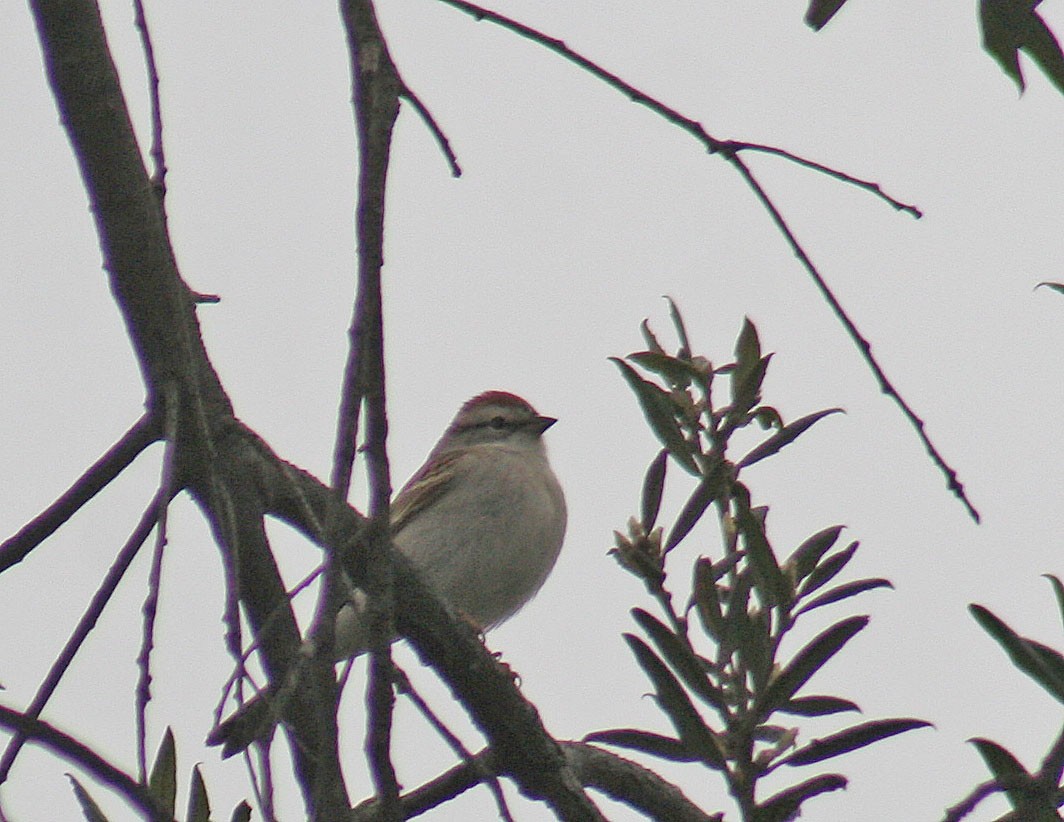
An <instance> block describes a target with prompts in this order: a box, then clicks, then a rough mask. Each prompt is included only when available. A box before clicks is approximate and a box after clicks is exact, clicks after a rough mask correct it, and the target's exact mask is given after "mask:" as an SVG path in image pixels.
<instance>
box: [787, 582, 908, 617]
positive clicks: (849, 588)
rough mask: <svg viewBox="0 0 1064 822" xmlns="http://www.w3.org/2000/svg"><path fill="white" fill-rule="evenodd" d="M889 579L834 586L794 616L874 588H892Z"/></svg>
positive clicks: (810, 601)
mask: <svg viewBox="0 0 1064 822" xmlns="http://www.w3.org/2000/svg"><path fill="white" fill-rule="evenodd" d="M893 587H894V585H893V584H891V581H890V580H889V579H858V580H855V581H854V582H844V583H843V584H842V585H836V586H835V587H834V588H832V589H830V590H828V591H825V592H824V593H822V594H821V595H820V596H818V597H814V598H813V599H811V600H809V602H807V603H805V605H803V606H802V607H801V608H799V609H798V610H797V611H795V612H794V615H795V616H798V615H799V614H804V613H805V612H806V611H812V610H813V609H814V608H820V607H822V606H824V605H830V604H831V603H833V602H838V601H839V600H842V599H848V598H850V597H855V596H857V595H858V594H863V593H864V592H865V591H872V590H875V589H876V588H893Z"/></svg>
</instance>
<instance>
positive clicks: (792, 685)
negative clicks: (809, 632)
mask: <svg viewBox="0 0 1064 822" xmlns="http://www.w3.org/2000/svg"><path fill="white" fill-rule="evenodd" d="M866 625H868V617H866V616H852V617H849V618H847V619H844V620H842V621H841V622H837V623H835V624H834V625H832V626H831V627H830V628H828V629H826V630H824V631H822V632H821V633H820V634H818V635H817V636H816V637H815V638H814V639H813V640H812V641H811V642H809V644H808V645H806V646H805V647H804V648H802V650H800V651H799V652H798V653H796V654H795V655H794V659H792V660H791V662H790V664H788V665H787V667H786V668H784V669H783V670H782V671H781V672H780V673H779V675H778V676H777V677H776V678H775V679H773V680H772V682H771V683H770V684H769V686H768V688H766V689H765V691H764V692H763V693H762V695H761V698H760V699H759V705H758V706H757V709H758V716H762V717H764V716H768V715H769V714H770V713H772V712H773V711H775V710H778V709H779V708H781V707H782V706H784V705H786V704H787V703H788V702H790V701H791V699H792V698H793V697H794V695H795V694H796V693H798V690H799V689H800V688H801V687H802V686H803V685H804V684H805V683H806V682H807V681H808V680H809V678H810V677H811V676H812V675H813V674H815V673H816V672H817V671H819V670H820V669H821V668H822V667H823V666H824V664H825V663H826V662H827V661H828V660H829V659H831V658H832V657H833V656H834V655H835V654H837V653H838V652H839V651H840V650H842V647H843V646H844V645H845V644H846V643H847V642H849V641H850V640H851V639H852V638H853V637H854V636H855V635H856V634H857V633H858V632H860V631H862V630H863V629H864V627H865V626H866Z"/></svg>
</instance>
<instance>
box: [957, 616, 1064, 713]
mask: <svg viewBox="0 0 1064 822" xmlns="http://www.w3.org/2000/svg"><path fill="white" fill-rule="evenodd" d="M968 610H969V611H971V614H972V616H973V617H975V620H976V622H978V623H979V624H980V626H982V628H983V630H984V631H986V632H987V633H988V634H990V636H991V637H993V638H994V640H995V641H996V642H997V643H998V644H999V645H1000V646H1001V647H1002V648H1004V649H1005V653H1007V654H1008V655H1009V659H1011V660H1012V664H1013V665H1015V666H1016V667H1017V668H1019V669H1020V670H1021V671H1023V672H1024V673H1025V674H1027V675H1028V676H1029V677H1031V679H1033V680H1034V681H1035V682H1037V683H1038V684H1039V685H1041V686H1042V687H1043V688H1044V689H1045V690H1046V691H1047V692H1048V693H1049V694H1051V695H1052V696H1053V697H1054V698H1056V699H1057V700H1058V701H1060V702H1064V677H1062V676H1061V672H1060V670H1059V669H1058V668H1057V667H1055V666H1053V665H1050V664H1047V660H1046V659H1044V658H1043V656H1044V652H1040V651H1039V650H1036V649H1035V648H1034V647H1032V644H1031V642H1029V641H1028V640H1026V639H1024V638H1023V637H1021V636H1020V635H1019V634H1017V633H1016V632H1015V631H1013V630H1012V629H1011V628H1010V627H1009V626H1008V625H1006V624H1005V623H1004V622H1002V621H1001V620H1000V619H999V618H998V617H996V616H995V615H994V614H993V613H991V612H990V611H989V610H988V609H986V608H984V607H983V606H982V605H976V604H974V603H973V604H971V605H969V606H968ZM1042 648H1043V649H1044V648H1045V646H1042ZM1049 650H1051V649H1049ZM1054 653H1055V652H1054ZM1057 656H1059V654H1058V655H1057Z"/></svg>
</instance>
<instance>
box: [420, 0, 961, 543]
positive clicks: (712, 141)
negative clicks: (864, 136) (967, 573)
mask: <svg viewBox="0 0 1064 822" xmlns="http://www.w3.org/2000/svg"><path fill="white" fill-rule="evenodd" d="M440 2H442V3H445V4H446V5H449V6H452V7H454V8H456V9H458V10H460V11H463V12H465V13H466V14H469V15H471V16H472V17H474V18H475V19H476V20H488V21H490V22H492V23H495V24H496V25H499V26H501V27H503V28H505V29H509V30H510V31H513V32H514V33H516V34H519V35H520V36H522V37H525V38H527V39H529V40H531V41H533V42H535V43H538V44H539V45H542V46H543V47H545V48H547V49H549V50H550V51H553V52H555V53H556V54H559V55H560V56H562V57H563V58H565V59H566V60H568V61H570V62H572V63H575V64H576V65H577V66H579V67H580V68H582V69H584V70H585V71H587V72H588V73H590V74H592V75H593V76H595V77H597V78H599V79H600V80H602V81H603V82H605V83H606V84H608V85H609V86H611V87H613V88H615V89H617V90H618V91H620V92H621V93H622V94H624V95H626V96H627V97H628V98H629V99H630V100H631V101H632V102H634V103H639V104H640V105H644V106H646V107H647V108H649V109H650V110H651V111H653V112H654V113H656V114H658V115H659V116H661V117H663V118H664V119H665V120H667V121H668V122H670V123H672V124H674V125H676V126H678V127H679V128H681V129H682V130H684V131H686V132H687V133H688V134H690V135H692V136H693V137H694V138H695V139H696V140H698V141H699V142H700V143H702V144H703V145H704V146H705V147H706V149H707V150H708V151H709V152H710V153H711V154H722V155H723V156H724V158H725V159H727V160H728V161H729V162H730V163H731V164H732V165H733V166H734V167H735V168H736V169H738V170H739V172H740V173H741V174H742V175H743V177H744V178H745V179H746V181H747V183H748V184H749V185H750V186H751V187H752V188H753V189H754V193H755V194H756V195H757V197H758V199H759V200H760V201H761V203H762V205H764V206H765V208H766V209H768V211H769V214H770V215H771V216H772V219H773V220H774V222H775V223H776V225H777V227H779V228H780V230H781V231H782V232H783V233H784V236H785V237H786V238H787V241H788V243H790V245H791V248H792V249H793V250H794V253H795V255H796V256H797V257H798V258H799V260H801V262H802V264H803V265H804V266H805V268H806V270H807V271H808V272H809V274H810V276H812V278H813V280H814V281H815V282H816V284H817V287H818V288H819V289H820V292H821V294H823V295H824V297H825V298H826V299H827V300H828V303H829V305H830V306H831V309H832V311H833V312H834V313H835V316H836V317H837V318H838V319H839V320H840V322H842V324H843V326H844V328H845V329H846V331H847V333H848V335H849V336H850V339H851V340H852V341H853V342H854V344H855V345H856V346H857V348H858V350H859V351H860V352H861V356H862V357H863V358H864V360H865V362H866V363H868V365H869V366H870V367H871V369H872V372H873V374H874V375H875V377H876V379H877V380H878V381H879V385H880V388H881V389H882V390H883V393H885V394H887V395H888V396H890V397H892V398H893V399H894V401H895V403H896V404H897V405H898V406H899V407H900V408H901V410H902V413H903V414H904V415H905V417H906V419H908V420H909V422H910V423H911V424H912V426H913V427H914V428H915V429H916V432H917V435H918V436H919V437H920V440H921V441H922V442H923V444H924V448H925V449H926V450H927V453H928V454H929V455H930V456H931V459H932V461H933V462H934V464H935V465H936V466H937V467H938V468H939V470H940V471H941V472H942V473H943V474H944V475H945V477H946V483H947V486H948V487H949V489H950V491H951V492H952V493H953V494H954V495H955V496H956V497H957V498H958V499H959V500H960V501H961V502H962V503H963V505H964V507H965V508H966V509H967V511H968V513H969V515H970V516H971V517H972V519H974V520H975V521H976V522H979V512H978V511H977V510H976V509H975V507H974V506H973V505H972V503H971V501H970V500H969V499H968V497H967V495H966V494H965V492H964V486H963V485H962V484H961V482H960V481H959V480H958V479H957V472H956V471H954V470H953V469H952V468H951V467H950V466H949V465H948V464H947V463H946V461H945V460H944V459H943V457H942V455H941V454H939V452H938V449H937V448H935V446H934V444H933V443H932V442H931V440H930V439H929V438H928V436H927V434H926V433H925V431H924V423H923V420H921V419H920V418H919V417H917V416H916V414H915V413H914V412H913V411H912V409H911V408H910V407H909V405H908V403H907V402H905V400H904V399H902V397H901V395H900V394H899V393H898V392H897V390H896V389H895V388H894V386H893V385H892V384H891V383H890V382H889V380H887V378H886V375H885V374H884V373H883V370H882V369H881V368H880V366H879V364H878V362H877V361H876V359H875V358H874V357H873V356H872V347H871V345H870V344H869V343H868V342H867V341H866V340H865V339H864V338H863V337H862V336H861V334H860V332H859V331H858V330H857V327H856V326H855V325H854V324H853V322H852V321H851V320H850V318H849V317H848V316H847V314H846V312H845V311H844V310H843V309H842V306H841V305H840V304H839V302H838V300H836V299H835V296H834V295H833V294H832V293H831V291H830V289H828V287H827V285H826V284H825V283H824V280H823V278H822V277H821V275H820V273H819V272H818V271H817V270H816V268H815V267H814V266H813V264H812V262H811V261H810V260H809V257H808V255H807V254H806V253H805V251H804V250H803V249H802V247H801V246H800V245H799V244H798V242H797V240H796V239H795V238H794V235H793V234H792V233H791V231H790V229H789V228H787V224H786V222H785V221H784V220H783V217H782V215H780V213H779V211H778V210H777V209H776V207H775V206H774V205H773V204H772V201H771V200H770V199H769V198H768V197H767V196H766V195H765V193H764V191H763V190H762V189H761V187H760V185H758V183H757V181H756V180H754V178H753V175H752V174H751V173H750V171H749V169H748V168H747V167H746V165H745V164H744V163H743V162H742V161H741V160H740V159H739V157H738V154H737V152H738V151H741V150H744V149H749V150H752V151H762V152H770V153H773V154H776V155H777V156H779V157H783V158H785V159H787V160H790V161H792V162H795V163H798V164H799V165H802V166H805V167H807V168H811V169H814V170H816V171H820V172H822V173H825V174H830V175H831V176H832V177H834V178H836V179H838V180H841V181H843V182H846V183H850V184H852V185H857V186H859V187H861V188H863V189H866V190H868V191H871V192H872V193H873V194H875V195H876V196H878V197H880V198H882V199H883V200H884V201H885V202H887V203H890V204H891V205H892V206H893V207H894V208H896V209H899V210H903V211H907V212H908V213H910V214H913V215H914V216H920V213H921V212H920V211H919V209H917V208H916V207H915V206H910V205H906V204H904V203H901V202H900V201H898V200H895V199H894V198H893V197H890V196H888V195H886V194H884V193H883V191H882V190H881V189H880V188H879V186H878V184H875V183H869V182H867V181H864V180H860V179H858V178H856V177H851V176H850V175H848V174H844V173H843V172H840V171H836V170H834V169H831V168H829V167H828V166H823V165H821V164H819V163H814V162H812V161H810V160H805V159H804V158H801V157H798V156H797V155H794V154H791V153H790V152H787V151H783V150H782V149H774V148H771V147H770V146H761V145H759V144H756V143H743V142H737V141H722V140H718V139H717V138H715V137H713V136H712V135H710V134H709V133H707V132H706V130H705V129H704V128H703V127H702V125H701V123H698V122H696V121H695V120H692V119H691V118H689V117H685V116H684V115H682V114H680V112H678V111H676V110H675V109H673V108H670V107H669V106H667V105H665V104H664V103H662V102H661V101H660V100H657V99H655V98H653V97H651V96H650V95H648V94H646V93H645V92H643V91H640V90H639V89H637V88H636V87H635V86H633V85H631V84H630V83H626V82H625V81H624V80H622V79H621V78H620V77H618V76H617V75H616V74H614V73H613V72H610V71H607V70H606V69H604V68H602V67H601V66H599V65H598V64H597V63H595V62H594V61H592V60H590V59H588V58H587V57H584V56H583V55H582V54H579V53H577V52H575V51H573V50H572V49H571V48H569V47H568V46H567V45H566V44H565V43H564V42H562V41H561V40H558V39H556V38H553V37H549V36H547V35H546V34H544V33H542V32H540V31H537V30H536V29H533V28H531V27H530V26H526V25H524V24H523V23H519V22H517V21H516V20H513V19H511V18H509V17H506V16H504V15H501V14H498V13H496V12H493V11H490V10H488V9H485V8H482V7H480V6H477V5H474V4H472V3H468V2H466V1H465V0H440Z"/></svg>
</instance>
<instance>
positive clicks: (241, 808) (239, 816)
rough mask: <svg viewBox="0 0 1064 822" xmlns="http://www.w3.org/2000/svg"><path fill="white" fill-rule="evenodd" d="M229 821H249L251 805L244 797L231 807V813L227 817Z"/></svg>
mask: <svg viewBox="0 0 1064 822" xmlns="http://www.w3.org/2000/svg"><path fill="white" fill-rule="evenodd" d="M229 822H251V805H249V804H248V803H247V800H246V799H245V800H243V801H242V802H241V803H240V804H239V805H237V806H236V807H235V808H233V815H232V816H231V817H230V818H229Z"/></svg>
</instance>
